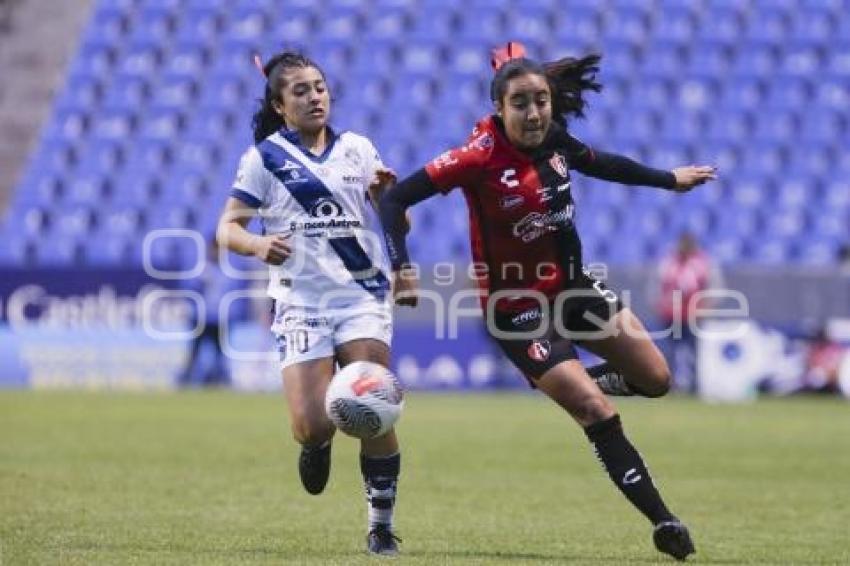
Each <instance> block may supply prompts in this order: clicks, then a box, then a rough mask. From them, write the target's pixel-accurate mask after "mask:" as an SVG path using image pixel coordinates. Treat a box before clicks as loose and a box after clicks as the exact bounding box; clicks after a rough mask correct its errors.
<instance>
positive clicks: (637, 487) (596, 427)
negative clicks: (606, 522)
mask: <svg viewBox="0 0 850 566" xmlns="http://www.w3.org/2000/svg"><path fill="white" fill-rule="evenodd" d="M535 384H536V385H537V387H538V388H539V389H540V390H541V391H542V392H543V393H545V394H546V395H548V396H549V397H550V398H551V399H552V400H553V401H555V402H556V403H557V404H558V405H560V406H561V407H563V408H564V409H565V410H566V411H567V412H568V413H569V414H570V415H571V416H572V417H573V418H574V419H575V420H576V421H577V422H578V423H579V424H580V425H581V426H582V427H583V428H584V432H585V434H586V435H587V437H588V439H589V440H590V442H591V443H592V444H593V448H594V451H595V452H596V456H597V458H599V460H600V462H602V465H603V467H604V468H605V470H606V471H607V472H608V475H609V476H610V477H611V480H612V481H613V482H614V483H615V484H616V485H617V488H618V489H619V490H620V492H621V493H622V494H623V495H625V496H626V498H627V499H628V500H629V501H630V502H631V503H632V505H634V506H635V507H636V508H637V509H638V510H639V511H640V512H641V513H643V514H644V516H646V518H647V519H649V520H650V521H651V522H652V524H653V526H654V531H653V541H654V543H655V547H656V548H657V549H658V550H660V551H661V552H664V553H666V554H669V555H671V556H673V557H674V558H676V559H678V560H684V559H685V557H687V556H688V555H689V554H692V553H693V552H694V546H693V543H692V542H691V538H690V534H689V532H688V529H687V527H685V525H683V524H682V523H681V522H680V521H679V520H678V519H677V518H676V517H675V516H674V515H673V514H672V513H671V512H670V511H669V510H668V509H667V506H666V505H665V504H664V501H663V500H662V499H661V495H660V494H659V493H658V490H657V489H656V487H655V484H654V483H653V481H652V478H651V477H650V474H649V470H648V469H647V467H646V465H645V464H644V462H643V458H642V457H641V455H640V454H639V453H638V452H637V450H636V449H635V448H634V446H632V444H631V442H629V440H628V439H627V438H626V436H625V434H624V433H623V428H622V425H621V423H620V416H619V415H618V414H617V412H616V409H615V407H614V405H613V403H611V401H610V400H609V399H608V398H607V397H606V396H605V395H604V394H603V393H602V391H601V390H600V389H599V388H598V387H597V386H596V385H595V384H594V382H593V381H592V379H591V378H590V376H589V375H588V374H587V372H586V371H585V369H584V366H582V364H581V363H580V362H578V361H577V360H569V361H565V362H562V363H560V364H558V365H556V366H555V367H553V368H551V369H550V370H549V371H547V372H546V373H545V374H543V376H542V377H541V378H540V379H538V380H536V381H535Z"/></svg>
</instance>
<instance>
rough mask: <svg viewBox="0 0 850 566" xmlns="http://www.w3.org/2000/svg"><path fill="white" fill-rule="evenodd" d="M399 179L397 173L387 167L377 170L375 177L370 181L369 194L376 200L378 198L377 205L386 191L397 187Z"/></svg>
mask: <svg viewBox="0 0 850 566" xmlns="http://www.w3.org/2000/svg"><path fill="white" fill-rule="evenodd" d="M397 180H398V178H397V177H396V174H395V171H393V170H392V169H388V168H386V167H381V168H380V169H376V170H375V176H374V177H373V178H372V180H371V181H369V194H370V195H371V196H372V197H373V198H374V197H377V199H376V200H375V203H376V204H377V202H378V201H379V200H380V198H381V195H383V194H384V191H386V190H387V189H389V188H390V187H392V186H393V185H395V183H396V181H397Z"/></svg>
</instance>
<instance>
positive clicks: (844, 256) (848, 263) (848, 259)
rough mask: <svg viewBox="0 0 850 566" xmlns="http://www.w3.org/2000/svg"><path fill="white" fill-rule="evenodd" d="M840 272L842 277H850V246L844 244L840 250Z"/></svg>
mask: <svg viewBox="0 0 850 566" xmlns="http://www.w3.org/2000/svg"><path fill="white" fill-rule="evenodd" d="M838 270H839V272H840V273H841V275H844V276H845V277H848V276H850V244H843V245H842V246H841V247H840V248H839V249H838Z"/></svg>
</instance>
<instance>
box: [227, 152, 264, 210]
mask: <svg viewBox="0 0 850 566" xmlns="http://www.w3.org/2000/svg"><path fill="white" fill-rule="evenodd" d="M270 184H271V183H270V179H269V175H268V172H267V171H266V168H265V166H264V165H263V158H262V156H261V155H260V152H259V151H257V148H256V147H250V148H248V151H246V152H245V153H243V154H242V158H241V159H240V160H239V168H238V169H237V170H236V179H235V180H234V181H233V188H231V190H230V196H232V197H233V198H235V199H238V200H240V201H242V202H244V203H245V204H246V205H248V206H250V207H252V208H260V207H261V206H263V205H264V204H266V203H268V192H269V186H270Z"/></svg>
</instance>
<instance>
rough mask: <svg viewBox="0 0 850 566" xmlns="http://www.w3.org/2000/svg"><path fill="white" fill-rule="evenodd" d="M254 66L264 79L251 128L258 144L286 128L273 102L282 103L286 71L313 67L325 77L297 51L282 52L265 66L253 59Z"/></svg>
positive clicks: (257, 59)
mask: <svg viewBox="0 0 850 566" xmlns="http://www.w3.org/2000/svg"><path fill="white" fill-rule="evenodd" d="M254 64H255V65H256V66H257V68H258V69H259V70H260V72H261V73H262V74H263V76H264V77H266V86H265V92H264V94H263V98H261V99H259V103H260V108H259V109H258V110H257V111H256V112H255V113H254V118H253V119H252V120H251V127H252V129H253V131H254V141H255V142H257V143H259V142H261V141H262V140H264V139H266V138H267V137H268V136H270V135H272V134H273V133H275V132H276V131H278V130H280V129H281V128H283V127H285V126H286V123H285V122H284V120H283V116H281V115H280V114H278V112H277V110H275V108H274V104H273V103H274V102H275V101H277V102H278V103H282V102H283V101H282V100H281V98H280V91H281V89H283V87H284V86H286V81H285V80H284V78H283V74H284V72H286V70H287V69H295V68H304V67H314V68H315V69H317V70H318V71H319V73H321V74H322V76H323V77H324V76H325V73H324V72H323V71H322V68H321V67H319V66H318V65H317V64H316V63H315V62H314V61H313V60H312V59H310V58H308V57H306V56H305V55H303V54H301V53H298V52H297V51H282V52H280V53H278V54H276V55H275V56H274V57H272V58H271V59H269V60H268V61H266V63H265V65H264V64H263V63H262V60H261V59H260V57H259V56H255V57H254Z"/></svg>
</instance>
